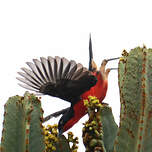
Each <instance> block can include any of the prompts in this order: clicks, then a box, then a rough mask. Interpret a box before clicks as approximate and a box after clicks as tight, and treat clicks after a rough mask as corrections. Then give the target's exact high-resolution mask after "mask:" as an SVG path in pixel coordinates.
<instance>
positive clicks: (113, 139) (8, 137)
mask: <svg viewBox="0 0 152 152" xmlns="http://www.w3.org/2000/svg"><path fill="white" fill-rule="evenodd" d="M122 55H123V57H122V58H121V59H120V61H119V70H118V72H119V75H118V76H119V77H118V79H119V90H120V105H121V111H120V123H119V128H118V127H117V125H116V123H115V121H114V117H113V114H112V110H111V108H110V107H109V106H108V105H107V104H105V103H102V104H101V103H100V102H99V100H98V99H97V98H96V97H88V99H89V100H85V101H84V104H85V106H86V107H87V111H88V115H89V120H88V121H87V122H86V123H85V124H84V127H83V143H84V145H85V147H86V152H151V151H152V150H151V149H152V148H151V147H152V146H151V145H152V144H151V143H152V49H147V48H146V47H143V48H140V47H137V48H135V49H132V50H131V51H130V52H129V53H127V52H126V51H123V54H122ZM42 114H43V110H42V109H41V103H40V100H39V99H38V98H37V97H35V96H34V95H33V94H29V93H28V92H26V93H25V95H24V97H20V96H14V97H11V98H9V100H8V101H7V103H6V104H5V113H4V122H3V131H2V138H1V144H0V147H1V149H0V151H1V152H26V151H29V152H77V149H78V147H77V144H78V138H74V136H73V134H72V133H71V132H70V133H68V138H67V139H66V137H65V136H64V135H61V136H58V131H57V125H53V126H48V127H46V128H45V127H44V128H43V127H42V124H41V120H42V119H43V116H42ZM71 143H72V146H70V145H71Z"/></svg>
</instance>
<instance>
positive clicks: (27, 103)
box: [1, 93, 45, 152]
mask: <svg viewBox="0 0 152 152" xmlns="http://www.w3.org/2000/svg"><path fill="white" fill-rule="evenodd" d="M36 105H37V106H36ZM40 107H41V106H40V101H39V100H38V99H37V98H36V97H35V96H34V95H30V94H29V93H25V95H24V97H19V96H14V97H11V98H9V100H8V101H7V103H6V104H5V113H4V122H3V133H2V139H1V152H25V151H31V152H43V151H44V150H45V144H44V139H43V138H44V137H43V134H42V127H41V122H40V117H42V111H41V108H40Z"/></svg>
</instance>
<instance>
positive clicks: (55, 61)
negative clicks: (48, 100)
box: [17, 56, 97, 102]
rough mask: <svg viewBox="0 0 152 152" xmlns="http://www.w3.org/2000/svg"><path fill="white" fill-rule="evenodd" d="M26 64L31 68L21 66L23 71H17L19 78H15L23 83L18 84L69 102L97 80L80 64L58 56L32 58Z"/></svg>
mask: <svg viewBox="0 0 152 152" xmlns="http://www.w3.org/2000/svg"><path fill="white" fill-rule="evenodd" d="M27 65H28V66H29V67H30V69H31V70H29V69H27V68H21V69H22V71H23V72H18V74H19V75H20V76H21V78H19V77H17V79H18V80H19V81H20V82H22V83H23V84H19V85H20V86H22V87H23V88H26V89H28V90H32V91H35V92H38V93H43V94H48V95H51V96H55V97H59V98H61V99H64V100H67V101H69V102H71V100H73V99H78V98H79V97H80V95H81V94H82V93H84V92H85V91H87V90H89V89H90V88H91V87H92V86H94V85H95V84H96V81H97V80H96V77H95V76H93V75H92V74H91V72H90V71H88V69H87V68H85V67H83V66H82V64H80V63H78V64H77V63H76V62H75V61H74V60H71V61H68V60H67V59H66V58H60V57H58V56H56V57H55V58H53V57H51V56H49V57H48V58H47V59H46V58H44V57H41V58H40V60H38V59H33V63H32V62H27Z"/></svg>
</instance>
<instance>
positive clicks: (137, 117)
mask: <svg viewBox="0 0 152 152" xmlns="http://www.w3.org/2000/svg"><path fill="white" fill-rule="evenodd" d="M151 58H152V50H150V49H148V50H147V49H146V48H139V47H137V48H135V49H132V50H131V51H130V53H129V55H128V56H127V57H126V63H125V65H124V66H125V71H124V75H123V76H122V77H121V79H122V80H121V79H120V78H119V81H120V83H119V88H120V100H121V119H120V121H121V122H120V126H119V131H118V134H117V138H116V140H115V147H114V151H115V152H130V151H131V152H145V151H146V152H150V151H151V142H152V134H151V129H152V117H151V112H152V106H151V104H152V100H151V99H152V94H151V92H152V85H151V84H152V78H151V77H152V68H151V65H152V60H151ZM120 64H121V63H119V73H121V72H122V71H123V69H122V68H121V66H120ZM121 70H122V71H121ZM121 82H122V84H121Z"/></svg>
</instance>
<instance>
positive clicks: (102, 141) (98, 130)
mask: <svg viewBox="0 0 152 152" xmlns="http://www.w3.org/2000/svg"><path fill="white" fill-rule="evenodd" d="M84 103H85V105H86V106H87V110H88V114H89V120H88V121H87V122H86V123H85V124H84V125H85V126H84V128H83V135H82V136H83V142H84V145H85V147H86V152H98V151H99V152H100V151H101V152H113V146H114V140H115V137H116V134H117V125H116V123H115V121H114V117H113V115H112V111H111V108H110V107H109V106H108V105H107V104H100V102H99V100H98V99H97V98H96V97H91V96H90V97H89V101H88V100H85V101H84Z"/></svg>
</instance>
